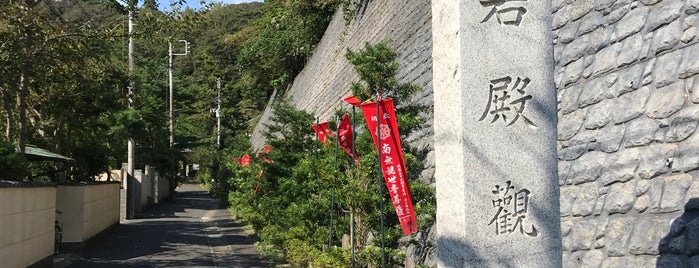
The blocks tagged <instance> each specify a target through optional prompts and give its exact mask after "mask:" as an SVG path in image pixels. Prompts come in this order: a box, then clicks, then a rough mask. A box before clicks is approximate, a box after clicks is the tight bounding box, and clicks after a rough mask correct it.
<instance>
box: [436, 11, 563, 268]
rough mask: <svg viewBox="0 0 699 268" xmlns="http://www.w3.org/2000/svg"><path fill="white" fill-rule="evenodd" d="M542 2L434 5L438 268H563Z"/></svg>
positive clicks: (547, 22)
mask: <svg viewBox="0 0 699 268" xmlns="http://www.w3.org/2000/svg"><path fill="white" fill-rule="evenodd" d="M550 5H551V4H550V1H527V0H519V1H513V0H461V1H453V0H432V33H433V48H432V51H433V52H432V53H433V72H434V80H433V88H434V132H435V134H434V135H435V142H434V144H435V153H436V154H435V160H436V171H435V179H436V182H437V258H438V260H437V262H438V265H439V267H561V266H562V261H561V231H560V213H559V189H558V165H557V163H558V161H557V151H556V135H557V134H556V125H557V117H556V105H557V102H556V90H555V86H554V82H553V69H554V66H553V46H552V36H551V7H550Z"/></svg>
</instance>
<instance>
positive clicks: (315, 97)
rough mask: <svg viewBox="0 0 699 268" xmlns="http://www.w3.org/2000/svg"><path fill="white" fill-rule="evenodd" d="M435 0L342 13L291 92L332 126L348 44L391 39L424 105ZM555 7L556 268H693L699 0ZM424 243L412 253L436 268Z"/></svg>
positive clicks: (600, 1) (418, 141)
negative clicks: (559, 254)
mask: <svg viewBox="0 0 699 268" xmlns="http://www.w3.org/2000/svg"><path fill="white" fill-rule="evenodd" d="M430 4H431V3H430V1H428V0H411V1H397V0H384V1H368V4H367V7H366V9H364V10H362V12H360V14H359V15H358V17H357V18H355V20H354V21H353V22H352V23H351V24H350V25H349V26H347V27H345V25H344V19H343V18H342V15H341V13H339V12H338V13H337V14H336V15H335V17H334V19H333V21H332V22H331V24H330V26H329V27H328V30H327V31H326V33H325V36H324V38H323V40H322V41H321V42H320V44H319V45H318V48H317V49H316V52H315V54H314V56H313V57H312V58H311V60H310V61H309V63H308V65H307V67H306V69H304V71H303V72H302V73H301V74H300V75H299V76H298V77H297V78H296V80H295V81H294V84H293V86H292V88H291V89H290V90H289V91H288V92H287V94H286V97H288V98H290V99H291V101H292V104H294V105H295V106H296V107H298V108H301V109H304V110H306V111H308V112H311V113H314V114H316V115H319V116H320V117H321V120H328V118H329V117H330V116H331V115H332V113H333V110H334V109H335V108H336V107H338V106H339V105H343V104H341V103H340V101H341V99H342V97H344V96H346V95H348V94H349V92H350V90H349V84H350V83H351V82H352V81H355V80H356V79H357V78H356V75H355V74H354V71H353V70H352V68H351V66H350V65H349V63H348V62H347V60H345V58H344V54H345V51H346V49H347V48H350V49H353V50H356V49H358V48H360V47H361V46H363V44H364V43H365V42H371V43H375V42H379V41H382V40H384V39H393V40H394V43H393V48H394V49H396V50H397V51H398V52H399V53H400V54H401V56H400V57H399V59H398V61H399V63H400V65H401V68H400V70H399V81H400V82H404V83H405V82H409V83H415V84H418V85H421V86H422V87H423V90H422V91H421V92H420V93H419V94H418V95H417V96H416V97H415V100H414V101H417V102H421V103H424V104H427V105H430V106H431V105H432V82H431V80H432V70H431V69H432V63H431V53H432V45H431V19H432V18H431V13H430ZM552 8H553V12H554V13H553V23H552V24H553V25H552V26H553V29H554V40H553V42H554V54H555V61H556V67H555V73H556V77H555V80H556V84H557V90H558V102H559V105H558V119H559V125H558V132H559V134H558V151H559V175H560V181H559V183H560V186H561V197H560V202H561V217H562V218H561V226H562V231H563V236H564V237H563V247H564V254H563V263H564V266H566V267H600V266H602V267H617V266H622V267H656V265H657V266H658V267H687V266H689V265H690V263H691V264H693V265H695V267H699V257H698V256H699V255H698V254H697V253H699V246H698V245H699V219H697V215H698V214H699V201H698V200H699V134H695V132H696V128H697V125H698V124H699V79H697V78H698V77H699V76H697V74H699V40H697V33H698V30H697V29H698V28H697V22H699V21H698V20H699V14H698V13H697V12H698V11H699V0H594V1H593V0H590V1H584V0H577V1H575V0H553V1H552ZM269 112H270V111H269V109H268V110H267V111H265V113H266V114H269ZM427 117H428V120H429V124H427V125H426V126H425V128H424V129H423V130H422V131H419V132H418V133H416V134H415V135H413V136H411V137H410V140H409V142H410V144H411V145H413V146H416V147H417V148H418V149H420V150H422V151H423V152H425V153H426V154H425V156H426V157H425V163H426V170H425V171H424V172H423V173H422V178H423V179H425V180H427V181H431V182H434V178H432V177H433V174H434V172H433V168H434V160H433V159H434V157H433V152H432V144H433V143H432V141H431V139H432V138H433V137H432V133H433V131H432V126H431V118H432V116H431V115H428V116H427ZM264 123H266V121H265V119H264V118H263V119H262V120H261V121H260V124H258V130H256V133H255V134H254V135H253V137H252V141H253V144H256V146H257V147H256V148H261V147H262V145H263V144H264V141H263V138H262V136H261V129H262V128H261V127H260V126H262V125H263V124H264ZM260 144H261V145H260ZM426 237H430V234H429V232H428V233H425V234H423V233H420V234H419V235H418V237H417V239H416V240H418V241H423V240H424V242H423V244H424V245H427V248H425V247H420V248H415V246H411V247H413V249H409V250H408V259H409V260H413V261H415V262H416V263H423V264H427V265H428V266H430V267H432V266H433V265H434V263H435V262H434V259H433V254H430V253H425V252H433V249H431V248H429V246H430V244H431V243H432V242H430V240H429V239H427V240H425V239H424V238H426ZM419 252H423V253H419ZM418 253H419V254H418ZM415 254H417V255H415ZM406 265H407V266H410V265H413V264H412V263H411V264H406Z"/></svg>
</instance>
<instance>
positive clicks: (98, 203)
mask: <svg viewBox="0 0 699 268" xmlns="http://www.w3.org/2000/svg"><path fill="white" fill-rule="evenodd" d="M119 185H120V184H119V182H112V183H91V184H75V185H59V186H58V190H57V194H56V200H55V202H56V209H57V210H58V211H60V212H61V213H60V214H59V215H58V216H57V219H58V221H59V222H60V223H61V224H62V226H63V243H65V245H66V249H68V250H71V249H74V250H78V249H80V248H82V247H83V246H84V243H85V242H87V241H88V240H89V239H91V238H92V237H93V236H95V235H97V234H99V233H101V232H102V231H104V230H106V229H107V228H109V227H111V226H113V225H115V224H117V223H119V209H120V208H119V198H120V190H119Z"/></svg>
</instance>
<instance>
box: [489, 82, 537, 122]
mask: <svg viewBox="0 0 699 268" xmlns="http://www.w3.org/2000/svg"><path fill="white" fill-rule="evenodd" d="M530 82H531V80H530V79H529V78H527V77H525V78H520V77H517V79H516V80H515V82H514V84H513V85H512V87H510V83H512V77H510V76H505V77H501V78H498V79H493V80H490V85H489V87H490V92H489V95H488V102H487V104H486V107H485V110H484V111H483V114H482V115H481V118H479V119H478V121H483V120H484V119H485V118H486V117H488V115H492V116H493V120H492V121H490V123H495V121H497V120H498V119H502V120H503V121H504V122H505V123H507V126H511V125H512V124H514V123H515V122H517V121H518V120H519V118H520V117H521V118H522V120H523V121H524V122H525V123H526V124H528V125H530V126H533V127H537V125H536V124H534V122H532V121H531V120H530V119H529V118H527V117H526V116H525V115H524V108H525V107H526V105H527V101H528V100H530V99H532V96H531V95H527V94H526V92H525V91H524V89H525V88H526V87H527V86H528V85H529V83H530ZM515 93H516V94H518V97H519V98H517V99H515V100H512V101H510V99H511V98H513V97H512V94H515ZM508 116H510V120H509V121H508Z"/></svg>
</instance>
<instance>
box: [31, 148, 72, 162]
mask: <svg viewBox="0 0 699 268" xmlns="http://www.w3.org/2000/svg"><path fill="white" fill-rule="evenodd" d="M24 156H25V157H26V158H27V160H30V161H32V160H34V161H73V158H70V157H67V156H63V155H60V154H57V153H54V152H51V151H49V150H46V149H41V148H39V147H35V146H32V145H27V146H25V147H24Z"/></svg>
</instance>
